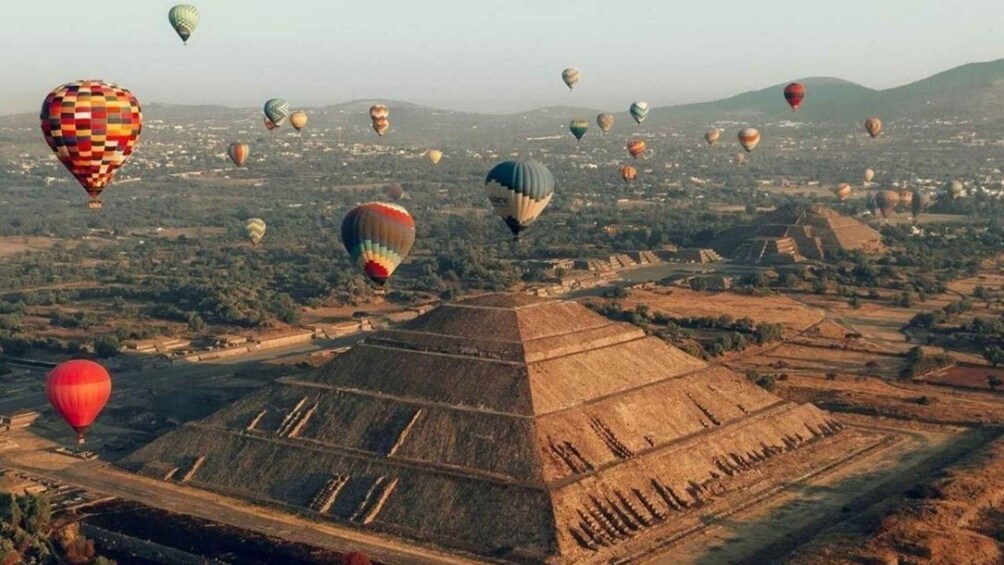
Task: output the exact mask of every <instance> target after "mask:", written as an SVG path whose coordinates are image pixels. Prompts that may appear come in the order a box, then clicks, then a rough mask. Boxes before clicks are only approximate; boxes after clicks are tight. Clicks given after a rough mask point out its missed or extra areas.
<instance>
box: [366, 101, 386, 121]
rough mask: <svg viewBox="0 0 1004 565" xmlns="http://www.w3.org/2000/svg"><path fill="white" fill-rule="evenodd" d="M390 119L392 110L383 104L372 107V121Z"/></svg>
mask: <svg viewBox="0 0 1004 565" xmlns="http://www.w3.org/2000/svg"><path fill="white" fill-rule="evenodd" d="M389 117H390V110H389V109H388V108H387V107H386V106H384V105H383V104H376V105H373V106H370V119H371V120H379V119H381V118H384V119H386V118H389Z"/></svg>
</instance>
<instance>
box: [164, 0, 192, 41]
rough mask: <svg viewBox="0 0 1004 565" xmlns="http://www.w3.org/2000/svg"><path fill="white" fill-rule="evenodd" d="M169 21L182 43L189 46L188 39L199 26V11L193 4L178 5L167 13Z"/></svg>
mask: <svg viewBox="0 0 1004 565" xmlns="http://www.w3.org/2000/svg"><path fill="white" fill-rule="evenodd" d="M167 21H169V22H171V27H173V28H174V31H175V32H177V34H178V37H180V38H181V41H182V43H183V44H184V45H188V38H189V37H191V36H192V33H194V32H195V28H196V26H198V25H199V9H198V8H196V7H195V6H192V5H191V4H178V5H177V6H175V7H173V8H171V10H170V11H169V12H168V13H167Z"/></svg>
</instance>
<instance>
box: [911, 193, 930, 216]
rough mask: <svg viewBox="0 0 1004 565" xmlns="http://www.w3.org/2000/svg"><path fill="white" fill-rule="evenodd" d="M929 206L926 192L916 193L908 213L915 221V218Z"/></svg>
mask: <svg viewBox="0 0 1004 565" xmlns="http://www.w3.org/2000/svg"><path fill="white" fill-rule="evenodd" d="M930 205H931V195H930V194H929V193H927V192H918V193H917V194H915V195H914V196H913V202H912V203H911V206H910V212H911V214H912V215H913V219H914V220H916V219H917V216H919V215H921V213H923V212H924V210H927V207H928V206H930Z"/></svg>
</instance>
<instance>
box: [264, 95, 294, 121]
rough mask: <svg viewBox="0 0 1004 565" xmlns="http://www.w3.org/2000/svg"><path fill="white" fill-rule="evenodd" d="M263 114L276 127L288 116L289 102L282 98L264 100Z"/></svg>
mask: <svg viewBox="0 0 1004 565" xmlns="http://www.w3.org/2000/svg"><path fill="white" fill-rule="evenodd" d="M264 111H265V116H266V117H267V118H268V119H269V120H271V121H272V123H273V124H275V125H276V127H278V126H281V125H282V122H284V121H286V118H288V117H289V102H286V101H285V100H283V99H282V98H272V99H271V100H269V101H268V102H265V107H264Z"/></svg>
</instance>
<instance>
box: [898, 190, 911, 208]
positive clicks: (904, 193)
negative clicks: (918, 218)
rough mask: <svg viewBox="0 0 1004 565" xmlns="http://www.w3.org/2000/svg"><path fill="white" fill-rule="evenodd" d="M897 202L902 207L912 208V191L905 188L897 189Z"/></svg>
mask: <svg viewBox="0 0 1004 565" xmlns="http://www.w3.org/2000/svg"><path fill="white" fill-rule="evenodd" d="M899 204H900V206H902V207H903V208H904V209H912V206H911V204H913V191H912V190H909V189H906V188H904V189H903V190H901V191H899Z"/></svg>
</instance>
